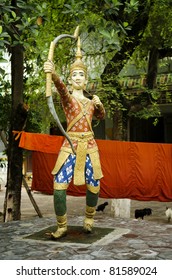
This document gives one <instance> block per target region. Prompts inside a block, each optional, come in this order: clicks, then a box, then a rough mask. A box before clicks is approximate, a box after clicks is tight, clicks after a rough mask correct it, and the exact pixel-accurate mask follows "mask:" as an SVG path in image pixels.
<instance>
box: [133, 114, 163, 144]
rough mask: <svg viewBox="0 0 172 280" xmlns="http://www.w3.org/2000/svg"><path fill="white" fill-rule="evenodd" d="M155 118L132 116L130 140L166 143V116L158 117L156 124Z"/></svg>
mask: <svg viewBox="0 0 172 280" xmlns="http://www.w3.org/2000/svg"><path fill="white" fill-rule="evenodd" d="M154 120H155V119H154V118H150V119H148V120H143V119H136V118H132V119H131V121H130V141H135V142H151V143H164V142H165V137H164V118H163V117H161V118H158V122H157V124H156V125H154Z"/></svg>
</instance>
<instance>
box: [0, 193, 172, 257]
mask: <svg viewBox="0 0 172 280" xmlns="http://www.w3.org/2000/svg"><path fill="white" fill-rule="evenodd" d="M4 192H5V190H4V189H3V188H2V190H1V191H0V203H1V206H2V205H3V198H4ZM33 195H34V198H35V200H36V201H37V203H38V206H39V208H40V210H41V212H42V214H43V218H39V217H38V216H37V214H36V212H35V210H34V208H33V206H32V204H31V203H30V201H29V198H28V196H27V194H26V193H25V191H24V190H22V220H21V221H13V222H8V223H2V222H1V223H0V240H1V246H0V259H1V260H36V259H37V260H172V222H171V223H168V222H167V219H166V217H165V215H164V210H165V205H168V206H171V205H172V203H160V202H146V203H145V202H138V201H136V202H135V201H133V202H132V207H131V212H132V213H131V218H130V219H124V218H114V217H113V215H112V213H111V211H110V207H109V208H108V207H107V209H106V211H105V213H100V212H97V213H96V216H95V229H96V228H98V229H99V228H110V229H111V232H109V233H108V234H106V235H105V236H103V237H101V238H99V239H98V240H96V241H94V242H92V243H85V242H84V241H83V242H82V243H78V242H77V239H78V238H79V237H78V236H76V242H75V241H72V242H68V241H67V242H66V240H64V239H61V240H59V241H52V240H51V239H49V238H47V239H46V240H41V239H40V240H39V239H38V240H36V239H33V238H32V239H31V238H29V235H31V234H35V233H38V232H39V231H41V230H44V229H45V231H46V230H48V227H50V226H54V225H55V224H56V220H55V215H54V209H53V197H52V196H48V195H43V194H40V193H33ZM102 201H105V199H100V200H99V203H101V202H102ZM150 205H151V206H152V208H153V215H152V216H149V217H145V219H144V220H139V219H138V220H136V219H134V217H133V213H134V209H135V208H138V207H139V208H142V207H148V206H150ZM1 209H2V207H1ZM1 209H0V211H1ZM84 209H85V198H83V197H81V198H77V197H68V224H69V225H70V226H80V227H82V224H83V220H84ZM158 211H159V212H158ZM69 234H70V233H69ZM94 234H96V230H95V233H94ZM85 238H86V239H87V238H89V237H87V236H85Z"/></svg>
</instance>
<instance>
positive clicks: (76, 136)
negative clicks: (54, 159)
mask: <svg viewBox="0 0 172 280" xmlns="http://www.w3.org/2000/svg"><path fill="white" fill-rule="evenodd" d="M68 135H69V137H70V138H71V140H77V141H78V146H77V151H76V164H75V168H74V185H76V186H77V185H84V184H85V161H86V155H87V145H88V144H87V142H88V140H91V139H93V132H91V131H89V132H68Z"/></svg>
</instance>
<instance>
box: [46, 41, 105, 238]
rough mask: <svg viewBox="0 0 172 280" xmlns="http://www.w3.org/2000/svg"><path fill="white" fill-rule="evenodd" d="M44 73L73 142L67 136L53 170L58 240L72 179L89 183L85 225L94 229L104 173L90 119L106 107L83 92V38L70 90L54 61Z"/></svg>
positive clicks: (102, 113)
mask: <svg viewBox="0 0 172 280" xmlns="http://www.w3.org/2000/svg"><path fill="white" fill-rule="evenodd" d="M44 72H45V73H51V74H52V80H53V82H54V85H55V87H56V89H57V91H58V93H59V95H60V98H61V103H62V107H63V110H64V113H65V116H66V121H67V134H68V136H69V138H70V141H71V142H72V147H71V145H70V143H69V141H68V139H66V138H65V140H64V142H63V144H62V147H61V149H60V152H59V155H58V158H57V161H56V164H55V167H54V169H53V171H52V174H53V175H54V209H55V214H56V217H57V230H56V231H55V232H53V233H51V236H52V238H53V239H59V238H61V237H62V236H65V235H66V234H67V206H66V190H67V188H68V186H69V184H70V182H71V180H72V179H73V183H74V185H76V186H78V188H79V186H81V185H84V184H86V186H87V190H86V211H85V219H84V225H83V228H84V230H85V232H87V233H90V232H92V229H93V224H94V215H95V213H96V205H97V201H98V196H99V191H100V179H101V178H102V177H103V174H102V170H101V164H100V159H99V152H98V147H97V144H96V141H95V139H94V133H93V130H92V126H91V122H92V117H93V115H94V116H95V117H96V118H97V119H103V118H104V117H105V110H104V107H103V104H102V103H101V101H100V99H99V97H98V96H97V95H93V98H92V100H90V99H88V98H87V97H86V96H85V95H84V89H85V87H86V84H87V67H86V65H85V64H84V63H83V61H82V53H81V46H80V37H78V41H77V51H76V58H75V61H74V63H73V64H72V65H71V67H70V75H69V79H68V82H69V84H70V86H71V92H70V91H69V90H68V88H67V87H66V85H65V84H64V83H63V82H62V80H61V79H60V77H59V76H58V75H57V74H56V72H55V69H54V64H53V62H52V61H51V60H48V61H46V62H45V63H44Z"/></svg>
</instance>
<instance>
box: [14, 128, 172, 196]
mask: <svg viewBox="0 0 172 280" xmlns="http://www.w3.org/2000/svg"><path fill="white" fill-rule="evenodd" d="M62 142H63V137H61V136H50V135H45V134H34V133H26V132H23V133H22V135H21V138H20V144H19V145H20V147H21V148H24V149H29V150H32V151H33V153H32V154H33V182H32V190H37V191H41V192H45V193H48V194H52V193H53V176H52V175H51V170H52V169H53V167H54V164H55V162H56V158H57V154H58V152H59V149H60V147H61V145H62ZM96 142H97V144H98V147H99V151H100V159H101V164H102V170H103V174H104V177H103V178H102V179H101V191H100V197H102V198H130V199H136V200H142V201H143V200H145V201H146V200H156V201H172V145H171V144H155V143H140V142H122V141H112V140H96ZM85 191H86V187H85V186H77V187H76V186H74V185H73V184H72V183H71V184H70V187H69V189H68V194H69V195H74V196H83V195H85Z"/></svg>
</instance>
